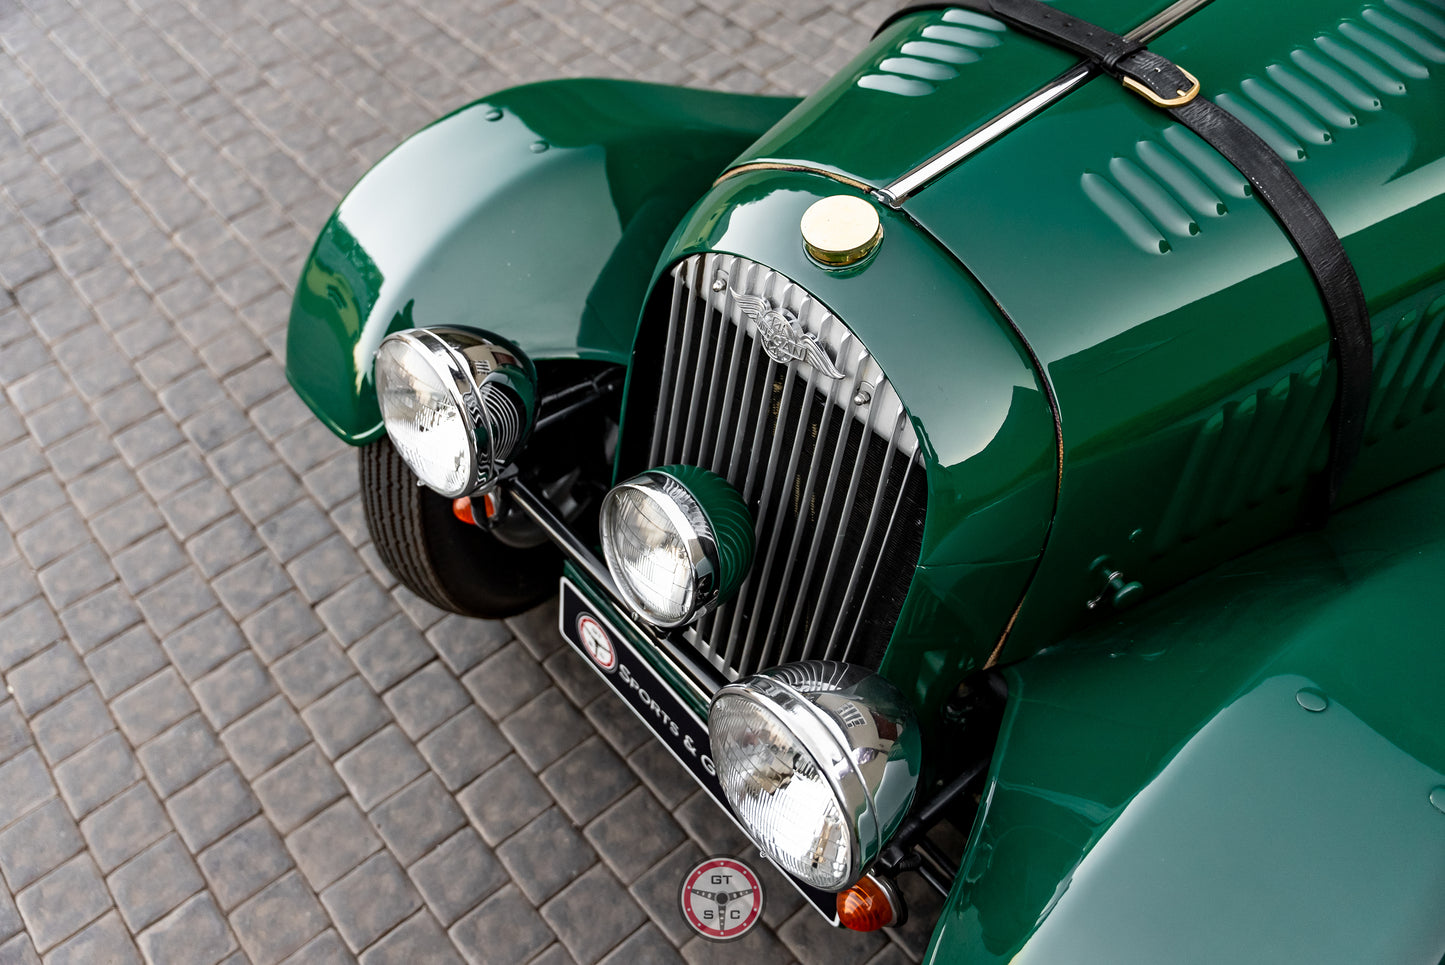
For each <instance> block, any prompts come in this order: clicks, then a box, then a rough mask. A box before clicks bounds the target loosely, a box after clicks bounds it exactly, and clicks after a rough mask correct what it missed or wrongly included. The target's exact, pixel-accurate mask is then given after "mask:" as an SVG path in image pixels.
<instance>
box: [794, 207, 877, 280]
mask: <svg viewBox="0 0 1445 965" xmlns="http://www.w3.org/2000/svg"><path fill="white" fill-rule="evenodd" d="M800 227H801V229H802V232H803V247H805V248H806V249H807V250H808V254H810V255H812V256H813V259H814V260H815V261H817V262H818V263H819V264H821V265H823V267H825V268H847V267H848V266H850V265H856V264H858V262H860V261H862V260H863V259H864V258H867V257H868V256H869V255H871V254H873V252H874V251H875V250H877V248H878V245H879V243H881V242H882V241H883V223H882V222H881V221H880V220H879V218H878V209H877V208H875V207H873V205H872V204H871V203H870V202H868V201H865V200H863V199H862V198H859V197H855V196H854V195H851V194H835V195H833V196H832V197H831V198H824V199H822V200H821V201H815V202H814V203H813V204H812V206H811V207H809V208H808V210H807V211H804V212H803V220H802V224H801V225H800Z"/></svg>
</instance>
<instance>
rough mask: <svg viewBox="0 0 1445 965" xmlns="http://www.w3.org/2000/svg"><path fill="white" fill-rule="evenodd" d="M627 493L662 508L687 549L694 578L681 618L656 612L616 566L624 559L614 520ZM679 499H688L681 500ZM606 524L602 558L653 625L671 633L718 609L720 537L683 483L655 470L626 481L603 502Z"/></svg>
mask: <svg viewBox="0 0 1445 965" xmlns="http://www.w3.org/2000/svg"><path fill="white" fill-rule="evenodd" d="M625 491H631V492H636V493H640V494H641V495H642V497H643V498H644V499H646V500H647V501H648V502H649V503H650V504H651V505H653V506H656V507H658V508H659V509H660V510H661V511H662V513H663V515H665V516H666V517H667V521H668V523H669V524H670V525H671V526H672V528H673V531H674V532H675V533H676V534H677V535H678V537H679V538H680V539H681V541H682V544H683V546H684V548H685V549H686V550H687V555H688V563H689V565H690V567H691V570H692V579H691V581H690V585H689V586H688V588H687V589H688V595H687V598H686V600H685V604H686V605H685V606H684V607H683V609H684V611H685V613H684V614H683V616H682V617H681V618H680V619H675V620H674V619H669V618H667V617H665V616H661V615H659V614H657V613H654V612H652V611H651V610H650V608H649V607H648V606H647V604H646V601H644V600H642V598H641V597H640V596H639V595H638V594H637V593H636V592H635V591H634V590H633V588H632V581H631V579H630V578H629V577H628V575H627V574H626V572H624V571H623V570H622V567H621V566H619V565H616V564H615V563H614V560H616V559H617V558H618V556H617V546H616V543H615V542H614V538H613V533H612V526H611V525H610V523H609V517H610V516H611V515H612V514H613V513H614V512H616V508H615V507H616V500H617V499H618V498H619V494H620V493H622V492H625ZM679 496H682V497H683V498H684V499H685V500H686V501H685V502H684V501H683V500H680V499H679V498H678V497H679ZM601 522H602V525H601V526H599V527H598V528H599V530H600V531H601V537H602V558H603V559H604V560H605V561H606V563H607V569H608V570H609V571H610V572H611V573H612V579H613V582H615V583H616V584H617V590H618V593H619V594H620V595H621V596H622V598H623V600H624V602H626V603H627V605H628V606H629V607H631V608H632V609H633V610H634V611H635V612H637V613H638V614H639V615H641V616H642V617H643V618H645V619H646V620H647V621H648V622H649V623H651V624H653V625H654V626H659V627H663V628H665V629H672V628H674V627H681V626H686V625H687V624H689V623H691V622H693V621H694V620H696V619H698V618H699V617H701V616H703V615H704V614H706V613H707V612H708V611H709V610H710V609H712V608H713V607H714V606H716V605H717V602H718V583H719V581H718V572H719V567H720V565H721V561H720V559H719V554H718V548H717V539H716V537H715V536H714V534H713V531H712V526H711V524H710V523H709V522H708V519H707V514H706V513H705V512H704V511H703V509H702V506H701V504H699V503H698V501H697V500H696V499H695V498H694V497H693V496H692V494H691V493H690V492H689V491H688V489H687V487H686V486H684V485H683V484H682V483H680V482H678V481H677V480H676V479H673V478H672V477H671V476H669V475H668V474H667V473H665V472H658V471H656V470H651V469H650V470H648V471H647V472H644V473H641V474H639V475H637V476H634V477H632V478H631V479H628V480H625V481H623V482H620V483H618V484H617V485H616V486H613V487H612V488H611V489H610V490H608V492H607V495H606V496H605V497H604V498H603V500H602V509H601Z"/></svg>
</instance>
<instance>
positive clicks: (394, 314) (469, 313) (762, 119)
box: [286, 80, 797, 445]
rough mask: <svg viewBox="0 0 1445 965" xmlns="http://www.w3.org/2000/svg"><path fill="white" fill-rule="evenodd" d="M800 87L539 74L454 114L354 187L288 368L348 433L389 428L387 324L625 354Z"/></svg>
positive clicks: (323, 245) (590, 354) (324, 248)
mask: <svg viewBox="0 0 1445 965" xmlns="http://www.w3.org/2000/svg"><path fill="white" fill-rule="evenodd" d="M795 103H797V102H796V100H795V99H791V98H775V97H756V96H746V95H735V94H718V93H713V92H710V91H699V90H688V89H684V88H676V87H661V86H657V85H652V84H639V83H632V82H625V81H609V80H572V81H555V82H549V83H542V84H532V85H529V86H525V87H516V88H512V89H510V90H505V91H502V92H500V93H498V94H495V95H493V96H491V97H489V98H487V99H486V100H482V101H478V102H476V103H473V104H470V105H468V106H467V107H464V108H462V109H460V110H458V111H456V112H455V113H453V114H449V115H447V116H446V117H443V118H442V119H441V120H439V121H436V122H435V123H433V124H432V125H431V126H429V127H427V128H425V129H423V130H422V131H421V132H419V133H418V134H416V135H414V136H413V137H411V138H410V139H409V140H407V141H406V142H404V143H403V144H402V145H401V146H400V147H398V148H396V150H394V151H392V152H391V153H390V154H389V155H387V156H386V157H385V158H384V159H382V161H381V162H380V163H378V164H377V165H376V167H374V168H373V169H372V170H371V171H370V172H369V173H368V174H367V175H366V176H365V177H363V178H362V180H361V181H360V182H359V183H358V184H357V185H356V187H354V188H353V189H352V190H351V192H350V193H349V194H348V195H347V196H346V198H345V199H344V200H343V201H342V202H341V205H340V206H339V207H338V208H337V209H336V213H335V214H333V215H332V217H331V219H330V220H329V221H328V222H327V223H326V227H325V228H324V229H323V230H322V232H321V236H320V238H318V239H317V242H316V245H315V247H314V248H313V249H312V251H311V255H310V257H309V258H308V259H307V261H306V264H305V266H304V267H303V268H302V271H301V277H300V280H299V281H298V283H297V286H296V295H295V299H294V301H293V303H292V308H291V326H290V330H289V332H288V334H287V342H286V374H287V376H288V378H290V380H291V384H292V385H293V386H294V387H295V389H296V391H297V393H299V394H300V396H301V398H302V399H304V400H305V401H306V404H307V405H309V406H310V407H311V409H312V411H314V412H315V413H316V415H317V416H318V417H319V418H320V419H321V421H322V422H324V423H325V424H326V426H327V427H328V428H330V429H331V431H332V432H334V433H336V434H337V435H338V436H340V437H341V438H342V439H344V440H345V441H347V442H349V443H352V444H354V445H360V444H363V443H366V442H369V441H371V440H372V439H374V438H376V437H377V436H379V435H380V434H381V431H382V429H381V417H380V413H379V412H378V410H377V406H376V394H375V391H374V388H373V386H372V383H371V359H372V356H373V354H374V353H375V352H376V347H377V345H378V344H380V342H381V339H382V338H383V337H384V336H385V335H386V333H387V332H389V331H393V330H396V329H401V328H410V327H413V326H427V327H430V326H435V325H463V326H473V327H480V328H487V329H493V330H495V331H499V332H505V333H506V334H507V337H508V338H511V339H513V340H514V341H516V342H517V344H518V345H519V346H520V347H521V348H523V349H524V350H525V351H527V352H528V353H529V354H530V355H531V356H532V357H533V358H534V359H556V358H586V359H601V360H607V361H615V362H619V363H620V362H625V361H626V359H627V356H628V352H629V350H630V348H631V344H632V334H633V330H634V326H635V324H636V319H637V313H638V309H639V307H640V305H641V303H642V299H643V296H644V295H645V293H646V288H647V283H648V280H649V279H650V278H651V275H652V271H653V268H654V266H655V264H656V262H657V257H658V255H659V253H660V252H661V251H662V248H663V245H664V244H665V243H666V241H667V239H668V236H669V235H670V234H671V233H672V230H673V229H674V228H675V227H676V225H677V222H678V221H679V220H680V219H681V217H682V215H683V214H684V213H685V212H686V211H687V209H688V208H689V207H690V206H691V205H692V203H693V202H694V201H696V200H697V198H698V197H699V196H700V195H702V193H703V192H704V191H706V190H707V187H708V185H709V184H710V183H711V182H712V180H713V178H714V177H716V175H717V174H718V172H720V171H721V170H722V169H723V168H724V167H725V166H726V164H727V162H728V161H729V160H731V159H732V158H733V157H735V156H736V155H737V154H738V153H739V152H740V151H742V150H743V149H744V148H745V147H746V146H747V145H748V144H750V143H751V142H752V141H753V140H755V139H756V138H757V137H758V135H759V134H761V133H762V132H763V131H765V130H767V128H769V127H770V126H772V124H773V123H774V122H775V121H776V120H777V119H778V118H779V117H781V116H782V115H783V114H784V113H786V112H787V111H788V110H789V109H790V108H791V107H792V106H793V105H794V104H795Z"/></svg>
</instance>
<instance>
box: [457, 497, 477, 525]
mask: <svg viewBox="0 0 1445 965" xmlns="http://www.w3.org/2000/svg"><path fill="white" fill-rule="evenodd" d="M452 515H453V516H455V517H456V518H457V519H459V520H461V521H462V522H464V523H468V524H470V525H472V526H475V525H477V517H475V516H473V515H472V497H470V496H463V497H462V498H461V499H453V500H452Z"/></svg>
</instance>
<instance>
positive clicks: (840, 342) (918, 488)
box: [625, 254, 926, 680]
mask: <svg viewBox="0 0 1445 965" xmlns="http://www.w3.org/2000/svg"><path fill="white" fill-rule="evenodd" d="M664 278H665V279H668V280H670V282H671V285H670V291H668V290H667V289H668V287H669V286H668V282H667V281H666V280H664V281H662V282H659V290H658V291H656V292H655V293H654V297H653V301H652V302H651V303H650V307H649V313H651V314H653V317H652V319H651V325H649V320H647V319H645V320H644V329H643V332H642V334H641V335H640V337H639V349H638V353H637V355H636V356H635V358H634V364H648V360H649V359H655V358H656V355H655V353H656V352H657V350H658V348H661V359H660V360H659V361H660V366H661V373H660V376H658V377H657V379H658V381H657V382H656V386H657V389H656V395H655V397H653V396H649V395H646V393H638V397H637V398H629V400H628V403H627V406H628V416H627V419H628V423H629V424H628V428H627V432H629V433H631V432H641V431H643V429H644V427H645V431H646V432H647V437H646V449H645V461H646V463H647V465H646V466H642V465H627V466H625V473H627V472H633V471H640V470H641V469H644V468H649V467H652V466H660V465H668V464H674V463H684V464H689V465H697V466H702V467H704V468H707V469H711V470H712V471H713V472H716V473H718V474H719V475H721V476H723V477H724V478H726V479H727V480H728V481H729V482H730V483H732V485H733V486H735V487H736V488H737V489H738V491H739V492H741V493H742V494H743V498H744V500H745V501H746V502H747V504H748V508H749V510H750V511H751V512H752V514H753V520H754V526H755V537H756V540H757V552H756V555H755V557H754V560H753V565H752V570H751V572H750V573H749V574H748V577H747V579H746V581H745V582H744V583H743V585H742V587H741V588H740V589H739V591H738V594H737V596H736V597H735V598H734V599H733V600H732V601H730V602H728V603H725V604H723V605H722V606H721V607H719V608H718V609H717V610H716V611H715V612H714V613H711V614H708V615H707V616H706V617H704V618H703V619H702V620H701V621H700V622H699V623H697V624H695V625H693V626H690V627H687V628H686V629H685V630H683V631H682V632H681V636H682V638H683V639H684V640H685V641H686V642H687V644H689V645H690V646H691V647H692V648H693V649H695V650H696V651H697V653H698V654H700V655H701V656H702V658H703V659H704V660H705V661H706V662H707V663H709V664H710V665H711V666H712V667H713V668H714V669H716V670H717V671H718V672H720V674H721V675H722V676H724V677H725V678H727V679H729V680H735V679H737V678H738V677H740V676H744V675H747V674H751V673H755V672H757V671H758V670H760V669H763V668H765V667H770V666H775V665H777V664H780V663H785V662H789V661H793V660H803V659H830V660H848V661H854V662H862V663H864V664H865V665H866V664H871V665H874V666H876V663H877V660H878V659H881V653H882V648H883V647H884V646H886V644H887V640H888V637H889V636H891V628H892V626H893V623H894V622H895V620H896V619H897V616H898V611H899V609H900V608H901V604H902V595H903V592H905V591H906V589H907V586H908V582H909V580H910V579H911V575H912V572H913V568H914V567H915V565H916V564H917V560H918V547H919V544H920V543H921V538H922V527H923V515H924V509H925V504H926V487H925V484H924V472H923V467H922V459H921V456H920V453H919V445H918V439H917V437H916V435H915V434H914V432H913V427H912V424H911V422H910V421H909V417H908V414H907V412H906V410H905V409H904V406H903V403H902V401H901V400H900V399H899V397H898V395H897V393H896V392H895V391H894V389H893V386H892V385H891V384H890V383H889V381H888V379H887V377H886V376H885V375H884V373H883V370H882V369H881V368H880V367H879V365H878V363H877V362H876V361H875V360H874V359H873V357H872V355H871V354H870V353H869V351H868V349H867V347H866V346H864V345H863V343H862V342H861V341H860V340H859V339H858V337H857V336H856V335H854V334H853V332H851V331H850V330H849V329H848V327H847V326H846V325H844V324H843V322H842V321H841V320H840V319H838V318H837V317H836V316H835V315H833V314H832V313H831V312H830V311H829V310H828V309H827V308H826V307H825V306H824V305H823V304H821V303H820V302H819V301H817V300H816V299H815V298H813V297H812V296H811V295H810V294H809V293H808V292H807V291H805V290H804V289H803V288H802V287H801V286H799V285H797V284H796V283H794V282H793V281H792V280H791V279H789V278H787V277H786V276H784V275H782V274H780V273H778V272H776V271H773V270H772V269H769V268H767V267H765V266H763V265H760V264H757V263H756V262H752V261H749V260H747V259H744V258H739V257H735V256H732V255H723V254H703V255H693V256H691V257H689V258H686V259H683V260H682V261H680V262H678V263H677V264H676V265H674V266H673V268H672V270H671V271H670V273H669V274H668V275H666V276H664ZM669 296H670V297H669ZM759 296H760V297H761V298H763V299H766V301H767V303H768V305H769V306H770V307H771V308H773V309H776V313H774V317H773V318H772V321H773V322H774V323H775V324H776V321H777V320H776V315H778V314H781V315H784V316H786V317H788V318H796V320H797V323H798V325H799V326H801V329H802V331H803V332H804V333H806V335H808V336H812V337H813V338H816V340H817V344H818V346H819V347H821V348H823V349H824V350H825V351H826V353H827V355H828V356H830V357H831V358H832V360H833V362H834V364H835V365H836V367H837V369H838V370H841V372H842V378H831V377H830V376H829V373H827V372H826V371H822V370H819V369H816V368H815V367H814V366H812V365H810V364H808V362H806V361H803V360H800V359H792V360H789V361H787V362H785V363H784V362H778V361H775V360H774V359H773V358H771V357H770V356H769V355H768V354H766V353H765V351H764V347H763V345H762V344H761V343H762V338H761V337H760V328H761V329H763V334H766V333H767V332H766V324H767V319H766V317H763V316H760V314H759V312H758V310H757V305H758V302H757V297H759ZM662 312H665V313H666V318H665V319H662V318H658V317H656V315H657V314H661V313H662ZM662 325H665V335H664V334H663V332H664V329H663V328H662V327H661V326H662ZM652 326H658V327H652ZM659 337H660V338H662V339H663V342H662V344H661V345H660V346H659V345H656V344H652V345H648V344H646V343H645V341H644V340H647V339H656V338H659ZM634 380H635V381H636V378H635V375H634ZM644 396H645V397H644ZM628 448H629V449H631V451H632V452H633V457H632V458H633V460H635V461H638V462H640V461H641V460H642V458H643V455H642V443H641V442H638V443H636V448H633V447H632V446H629V447H628Z"/></svg>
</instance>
